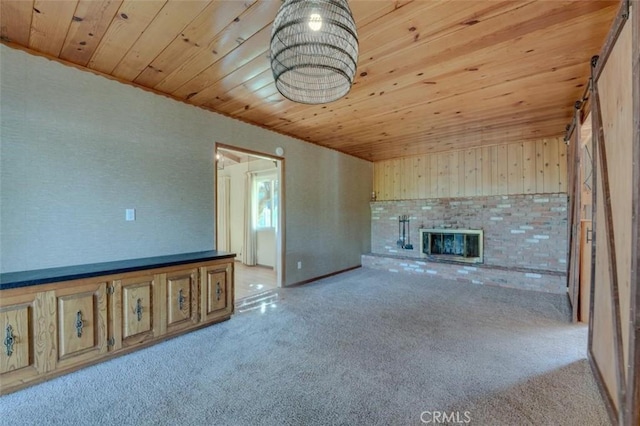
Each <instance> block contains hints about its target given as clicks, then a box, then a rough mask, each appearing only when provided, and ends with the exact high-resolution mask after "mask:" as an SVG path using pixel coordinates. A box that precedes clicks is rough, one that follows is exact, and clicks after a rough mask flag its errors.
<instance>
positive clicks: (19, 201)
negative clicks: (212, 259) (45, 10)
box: [0, 45, 372, 284]
mask: <svg viewBox="0 0 640 426" xmlns="http://www.w3.org/2000/svg"><path fill="white" fill-rule="evenodd" d="M0 82H1V86H0V108H1V109H0V137H1V139H0V143H1V145H0V256H1V257H0V270H1V271H2V272H10V271H17V270H28V269H40V268H47V267H55V266H66V265H73V264H82V263H91V262H103V261H111V260H118V259H126V258H138V257H147V256H155V255H162V254H171V253H180V252H189V251H199V250H208V249H211V248H213V246H214V238H213V235H214V223H215V222H214V211H213V194H214V163H213V148H214V143H215V142H221V143H224V144H228V145H233V146H237V147H242V148H246V149H251V150H254V151H258V152H264V153H273V152H274V151H275V148H276V147H278V146H281V147H283V148H284V150H285V191H286V198H285V209H286V218H285V220H286V222H285V232H286V234H285V245H286V250H285V256H286V264H285V282H286V283H287V284H291V283H295V282H299V281H303V280H306V279H310V278H314V277H317V276H320V275H324V274H328V273H332V272H335V271H338V270H341V269H345V268H349V267H352V266H356V265H359V264H360V254H361V253H364V252H368V251H369V250H370V214H369V204H368V198H369V194H370V193H371V174H372V166H371V163H369V162H366V161H363V160H359V159H356V158H353V157H349V156H346V155H343V154H340V153H338V152H335V151H332V150H328V149H324V148H321V147H318V146H315V145H312V144H308V143H305V142H301V141H299V140H296V139H293V138H289V137H285V136H282V135H279V134H276V133H273V132H269V131H266V130H264V129H261V128H259V127H256V126H251V125H248V124H244V123H241V122H239V121H236V120H232V119H229V118H226V117H223V116H220V115H217V114H213V113H210V112H207V111H204V110H201V109H198V108H195V107H192V106H188V105H185V104H183V103H180V102H176V101H173V100H171V99H168V98H165V97H162V96H158V95H155V94H152V93H148V92H145V91H143V90H140V89H136V88H133V87H131V86H127V85H123V84H121V83H118V82H115V81H111V80H108V79H105V78H103V77H100V76H96V75H94V74H92V73H89V72H84V71H80V70H77V69H75V68H71V67H66V66H64V65H61V64H59V63H57V62H54V61H49V60H47V59H45V58H42V57H38V56H32V55H29V54H27V53H24V52H22V51H18V50H14V49H11V48H9V47H7V46H4V45H0ZM127 207H134V208H136V209H137V220H136V221H135V222H125V220H124V210H125V208H127ZM298 260H301V261H303V269H302V270H297V269H296V262H297V261H298Z"/></svg>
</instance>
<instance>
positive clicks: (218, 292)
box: [216, 282, 222, 300]
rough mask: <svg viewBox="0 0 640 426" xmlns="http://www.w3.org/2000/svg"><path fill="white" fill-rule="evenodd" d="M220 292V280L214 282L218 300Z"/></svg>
mask: <svg viewBox="0 0 640 426" xmlns="http://www.w3.org/2000/svg"><path fill="white" fill-rule="evenodd" d="M221 294H222V288H220V282H217V283H216V300H220V295H221Z"/></svg>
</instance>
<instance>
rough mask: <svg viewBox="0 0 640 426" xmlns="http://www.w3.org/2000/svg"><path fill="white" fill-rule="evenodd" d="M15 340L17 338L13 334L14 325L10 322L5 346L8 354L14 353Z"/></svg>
mask: <svg viewBox="0 0 640 426" xmlns="http://www.w3.org/2000/svg"><path fill="white" fill-rule="evenodd" d="M15 341H16V339H15V336H14V335H13V327H11V324H9V325H8V326H7V330H6V337H5V338H4V347H5V348H6V350H7V356H11V355H12V354H13V344H14V343H15Z"/></svg>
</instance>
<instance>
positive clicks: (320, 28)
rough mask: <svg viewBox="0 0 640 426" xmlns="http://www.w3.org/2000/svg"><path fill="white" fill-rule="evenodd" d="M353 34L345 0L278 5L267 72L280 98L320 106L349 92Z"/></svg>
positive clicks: (354, 46) (353, 65) (355, 42)
mask: <svg viewBox="0 0 640 426" xmlns="http://www.w3.org/2000/svg"><path fill="white" fill-rule="evenodd" d="M357 61H358V35H357V32H356V24H355V21H354V20H353V16H352V14H351V10H350V9H349V4H348V3H347V0H284V1H283V3H282V6H281V7H280V10H279V11H278V14H277V15H276V18H275V20H274V22H273V29H272V32H271V70H272V72H273V78H274V79H275V83H276V88H277V89H278V91H279V92H280V93H281V94H282V96H284V97H285V98H287V99H289V100H292V101H294V102H299V103H303V104H324V103H328V102H333V101H335V100H338V99H340V98H342V97H343V96H345V95H346V94H347V93H349V90H351V85H352V84H353V79H354V77H355V74H356V66H357Z"/></svg>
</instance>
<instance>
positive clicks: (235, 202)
mask: <svg viewBox="0 0 640 426" xmlns="http://www.w3.org/2000/svg"><path fill="white" fill-rule="evenodd" d="M283 163H284V159H283V158H280V157H274V156H270V155H268V154H263V153H258V152H253V151H248V150H244V149H241V148H236V147H231V146H227V145H222V144H216V147H215V164H216V196H215V213H216V214H215V217H216V237H215V241H216V248H217V249H218V250H221V251H227V252H233V253H235V254H236V258H235V277H234V278H235V282H234V284H235V299H236V301H240V300H242V305H245V304H249V303H250V304H255V303H260V302H261V301H263V300H265V298H267V299H268V298H271V297H272V296H273V292H274V290H275V289H276V288H277V287H281V286H282V282H283V276H284V274H283V265H284V256H283V252H282V247H283V235H284V229H283V224H284V220H283V217H284V209H283V205H284V203H283V197H282V194H283V188H282V182H283V167H284V164H283Z"/></svg>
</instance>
